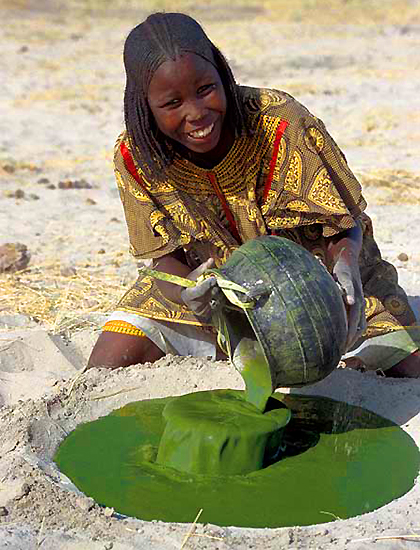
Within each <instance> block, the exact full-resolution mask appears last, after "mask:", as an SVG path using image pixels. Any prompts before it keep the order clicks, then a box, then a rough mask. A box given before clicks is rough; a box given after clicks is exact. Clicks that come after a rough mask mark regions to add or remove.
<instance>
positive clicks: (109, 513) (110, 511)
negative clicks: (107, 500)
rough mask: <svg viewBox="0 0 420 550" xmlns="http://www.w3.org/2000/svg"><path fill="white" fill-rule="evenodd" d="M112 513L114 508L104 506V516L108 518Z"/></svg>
mask: <svg viewBox="0 0 420 550" xmlns="http://www.w3.org/2000/svg"><path fill="white" fill-rule="evenodd" d="M113 515H114V508H105V509H104V516H106V517H107V518H110V517H111V516H113Z"/></svg>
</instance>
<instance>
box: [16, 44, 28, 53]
mask: <svg viewBox="0 0 420 550" xmlns="http://www.w3.org/2000/svg"><path fill="white" fill-rule="evenodd" d="M28 51H29V48H28V46H21V47H20V48H19V49H18V52H19V53H26V52H28Z"/></svg>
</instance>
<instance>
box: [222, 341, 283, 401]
mask: <svg viewBox="0 0 420 550" xmlns="http://www.w3.org/2000/svg"><path fill="white" fill-rule="evenodd" d="M232 362H233V364H234V366H235V368H236V369H237V370H238V371H239V373H240V375H241V376H242V378H243V380H244V382H245V388H246V389H245V395H244V399H245V400H246V401H248V403H252V404H253V405H255V406H256V407H257V408H258V409H259V410H260V411H263V410H264V409H265V406H266V404H267V400H268V398H269V397H270V395H271V394H272V393H273V391H274V389H275V388H273V380H272V377H271V371H270V367H269V365H268V362H267V359H266V358H265V356H264V352H263V350H262V347H261V344H260V343H259V342H258V340H256V339H251V338H242V339H241V340H240V341H239V343H238V345H237V347H236V349H235V353H234V356H233V358H232Z"/></svg>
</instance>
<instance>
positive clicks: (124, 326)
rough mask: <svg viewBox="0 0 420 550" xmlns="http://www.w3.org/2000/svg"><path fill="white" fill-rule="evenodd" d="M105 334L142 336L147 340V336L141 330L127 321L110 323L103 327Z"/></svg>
mask: <svg viewBox="0 0 420 550" xmlns="http://www.w3.org/2000/svg"><path fill="white" fill-rule="evenodd" d="M102 331H103V332H117V333H119V334H129V335H130V336H140V337H141V338H146V334H145V333H144V332H143V331H142V330H141V329H139V328H137V327H135V326H134V325H132V324H131V323H127V321H117V320H115V321H108V322H107V323H105V324H104V326H103V327H102Z"/></svg>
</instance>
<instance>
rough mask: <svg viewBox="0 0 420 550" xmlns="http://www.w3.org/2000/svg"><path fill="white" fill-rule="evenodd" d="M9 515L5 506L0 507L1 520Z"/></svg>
mask: <svg viewBox="0 0 420 550" xmlns="http://www.w3.org/2000/svg"><path fill="white" fill-rule="evenodd" d="M8 514H9V511H8V509H7V508H6V507H5V506H0V518H1V517H4V516H7V515H8Z"/></svg>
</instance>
